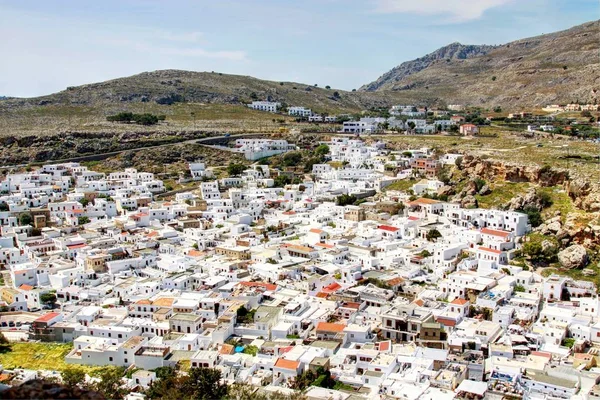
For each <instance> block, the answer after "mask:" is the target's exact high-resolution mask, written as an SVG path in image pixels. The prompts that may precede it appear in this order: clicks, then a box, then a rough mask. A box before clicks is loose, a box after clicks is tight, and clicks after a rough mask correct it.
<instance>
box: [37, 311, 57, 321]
mask: <svg viewBox="0 0 600 400" xmlns="http://www.w3.org/2000/svg"><path fill="white" fill-rule="evenodd" d="M59 315H60V313H57V312H50V313H48V314H44V315H42V316H41V317H39V318H37V319H36V320H35V322H48V321H50V320H52V319H54V318H56V317H58V316H59Z"/></svg>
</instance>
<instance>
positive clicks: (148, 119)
mask: <svg viewBox="0 0 600 400" xmlns="http://www.w3.org/2000/svg"><path fill="white" fill-rule="evenodd" d="M165 118H166V117H165V116H164V115H154V114H150V113H144V114H134V113H132V112H120V113H118V114H115V115H109V116H108V117H106V120H107V121H109V122H124V123H127V124H129V123H131V122H135V123H136V124H138V125H155V124H158V121H164V120H165Z"/></svg>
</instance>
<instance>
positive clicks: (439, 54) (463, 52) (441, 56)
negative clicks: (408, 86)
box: [361, 42, 496, 92]
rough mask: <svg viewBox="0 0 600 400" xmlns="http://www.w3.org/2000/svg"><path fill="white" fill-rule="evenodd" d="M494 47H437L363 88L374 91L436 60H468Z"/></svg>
mask: <svg viewBox="0 0 600 400" xmlns="http://www.w3.org/2000/svg"><path fill="white" fill-rule="evenodd" d="M494 48H496V46H486V45H482V46H477V45H464V44H460V43H458V42H454V43H451V44H449V45H448V46H444V47H442V48H440V49H437V50H436V51H434V52H433V53H429V54H427V55H426V56H424V57H421V58H417V59H416V60H412V61H406V62H403V63H402V64H400V65H399V66H397V67H395V68H392V69H391V70H390V71H388V72H386V73H385V74H383V75H382V76H381V77H380V78H379V79H377V80H376V81H374V82H371V83H369V84H367V85H365V86H363V87H361V90H365V91H371V92H372V91H375V90H378V89H381V88H384V87H385V86H386V85H388V84H389V83H390V82H399V81H401V80H402V79H404V78H406V77H408V76H410V75H413V74H416V73H417V72H419V71H422V70H424V69H425V68H428V67H430V66H431V65H433V64H434V63H435V62H436V61H440V60H443V61H445V62H449V61H450V60H466V59H468V58H473V57H477V56H482V55H486V54H487V53H489V51H490V50H493V49H494Z"/></svg>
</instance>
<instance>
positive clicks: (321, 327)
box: [317, 322, 346, 332]
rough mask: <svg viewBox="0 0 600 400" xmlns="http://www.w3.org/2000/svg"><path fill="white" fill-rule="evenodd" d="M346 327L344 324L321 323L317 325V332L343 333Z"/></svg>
mask: <svg viewBox="0 0 600 400" xmlns="http://www.w3.org/2000/svg"><path fill="white" fill-rule="evenodd" d="M345 327H346V325H344V324H334V323H331V322H319V323H318V324H317V332H318V331H323V332H343V331H344V328H345Z"/></svg>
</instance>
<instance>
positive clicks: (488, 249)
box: [479, 246, 502, 254]
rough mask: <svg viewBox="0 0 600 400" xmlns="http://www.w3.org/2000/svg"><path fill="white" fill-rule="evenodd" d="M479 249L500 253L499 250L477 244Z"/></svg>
mask: <svg viewBox="0 0 600 400" xmlns="http://www.w3.org/2000/svg"><path fill="white" fill-rule="evenodd" d="M479 250H482V251H487V252H488V253H494V254H500V253H502V252H501V251H500V250H494V249H490V248H489V247H483V246H479Z"/></svg>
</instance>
